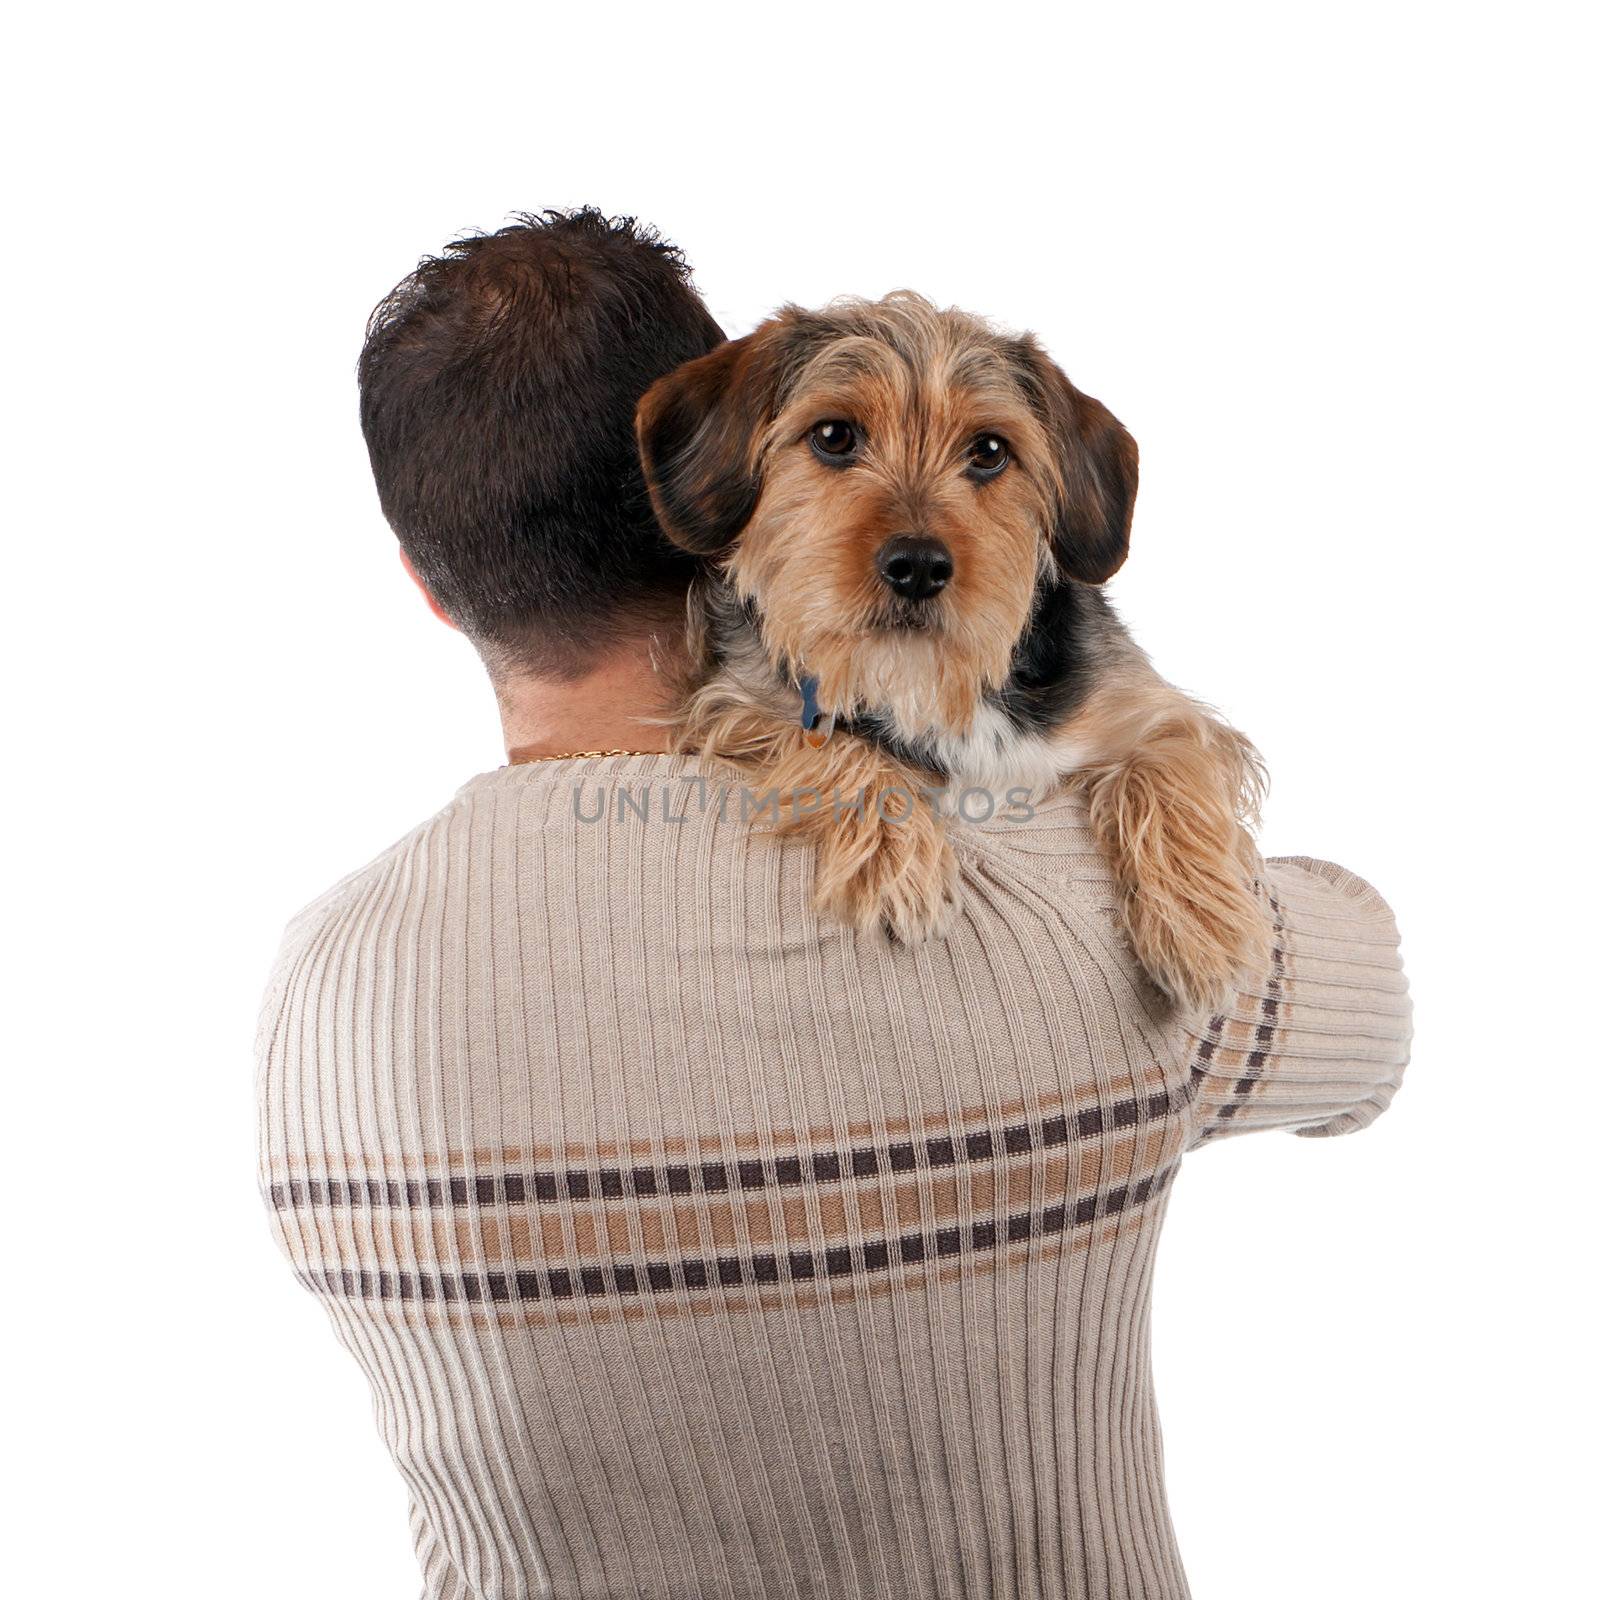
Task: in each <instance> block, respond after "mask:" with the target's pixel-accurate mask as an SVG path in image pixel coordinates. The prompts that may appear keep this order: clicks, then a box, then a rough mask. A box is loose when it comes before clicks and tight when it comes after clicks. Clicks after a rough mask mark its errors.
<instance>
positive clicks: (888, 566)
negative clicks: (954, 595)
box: [878, 533, 956, 600]
mask: <svg viewBox="0 0 1600 1600" xmlns="http://www.w3.org/2000/svg"><path fill="white" fill-rule="evenodd" d="M955 570H956V564H955V562H954V561H953V560H951V558H950V551H949V549H948V548H947V547H946V546H945V545H944V544H943V543H942V542H941V541H940V540H938V539H930V538H928V537H926V536H925V535H923V534H919V533H901V534H896V535H895V537H894V538H892V539H890V540H889V541H888V543H886V544H885V545H884V546H883V547H882V548H881V549H880V550H879V551H878V576H879V577H881V578H882V579H883V581H884V582H885V583H886V584H888V585H889V587H890V588H891V589H893V590H894V592H895V593H896V594H897V595H900V596H901V597H902V598H903V599H906V600H928V599H931V598H932V597H933V596H934V595H936V594H938V592H939V591H940V590H941V589H942V588H944V586H945V585H946V584H947V583H949V581H950V580H951V578H952V577H954V576H955Z"/></svg>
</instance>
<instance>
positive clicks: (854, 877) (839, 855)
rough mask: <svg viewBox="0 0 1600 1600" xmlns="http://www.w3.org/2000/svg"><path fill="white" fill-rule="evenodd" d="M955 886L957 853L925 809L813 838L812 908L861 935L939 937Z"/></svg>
mask: <svg viewBox="0 0 1600 1600" xmlns="http://www.w3.org/2000/svg"><path fill="white" fill-rule="evenodd" d="M956 884H957V872H956V857H955V852H954V850H952V849H951V847H950V840H949V838H948V837H947V836H946V833H945V829H944V826H943V824H942V823H940V821H939V820H938V818H937V817H935V816H933V815H932V813H931V812H930V811H928V809H927V808H926V807H918V808H916V809H915V810H913V811H912V812H910V814H908V815H905V816H903V817H901V818H900V819H899V820H898V821H888V820H884V819H883V818H879V817H873V818H871V819H864V820H863V821H862V822H861V823H860V824H859V825H858V826H854V827H844V828H840V829H838V830H836V831H835V832H833V833H832V834H830V835H828V836H826V837H824V838H823V839H822V840H820V841H819V842H818V852H817V901H818V905H819V906H820V908H821V909H822V910H823V911H825V912H827V913H829V914H830V915H832V916H835V917H837V918H838V919H839V920H840V921H841V922H844V923H847V924H848V925H849V926H850V927H853V928H856V929H858V930H859V931H860V932H863V933H879V934H887V935H888V936H889V937H890V938H893V939H896V940H898V941H899V942H900V943H902V944H920V943H922V942H923V941H924V940H926V939H932V938H937V937H939V936H940V935H942V934H943V933H944V932H946V930H947V929H948V928H949V926H950V922H951V920H952V918H953V917H954V915H955V911H956V906H957V895H956Z"/></svg>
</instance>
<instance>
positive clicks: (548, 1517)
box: [260, 757, 1409, 1600]
mask: <svg viewBox="0 0 1600 1600" xmlns="http://www.w3.org/2000/svg"><path fill="white" fill-rule="evenodd" d="M698 773H699V769H698V768H697V767H696V765H695V764H694V763H693V762H692V761H690V760H688V759H686V758H683V757H626V758H607V759H599V760H591V761H584V762H570V763H548V764H542V765H538V766H527V767H515V768H507V769H502V770H500V771H499V772H495V773H490V774H486V775H485V776H483V777H481V778H478V779H475V780H474V781H473V782H472V783H470V784H468V785H467V786H466V788H464V789H463V790H462V791H461V793H460V795H458V796H457V798H456V800H455V801H454V802H453V803H452V804H451V805H450V806H449V807H447V808H446V809H445V810H444V811H443V812H441V813H440V814H439V816H438V817H436V818H434V819H433V820H432V821H431V822H429V823H427V824H425V825H424V826H423V827H422V828H419V829H418V830H417V831H416V832H415V833H413V834H411V835H409V836H408V837H407V838H406V839H404V840H402V841H401V842H400V843H399V844H398V845H396V846H395V847H394V848H393V849H391V850H390V851H388V852H386V853H385V854H384V855H383V856H382V857H380V858H379V859H378V860H377V861H375V862H374V863H372V864H371V865H370V866H369V867H367V868H365V869H364V870H363V871H361V872H358V873H356V874H354V875H353V876H352V877H350V878H348V879H346V880H345V881H344V882H343V883H342V884H340V885H339V886H337V888H335V889H334V890H333V891H331V892H330V893H329V894H328V895H326V896H324V897H323V899H321V900H320V901H318V902H317V903H316V904H315V905H313V906H312V907H310V908H308V909H307V911H306V912H304V913H302V914H301V916H300V917H298V918H297V919H296V920H295V922H294V923H293V924H291V927H290V929H289V932H288V935H287V937H286V939H285V943H284V948H283V952H282V955H281V958H280V961H279V964H278V966H277V968H276V970H275V972H274V975H273V978H272V982H271V986H270V988H269V992H268V996H267V1001H266V1005H265V1009H264V1012H263V1021H262V1030H261V1039H260V1054H261V1072H260V1113H261V1123H260V1126H261V1180H262V1187H263V1193H264V1196H265V1198H266V1201H267V1205H268V1208H269V1214H270V1216H271V1218H272V1220H273V1224H274V1227H275V1229H276V1232H277V1235H278V1238H279V1240H280V1242H281V1244H282V1246H283V1248H284V1250H285V1253H286V1254H287V1255H288V1257H289V1260H290V1262H291V1263H292V1265H293V1267H294V1269H295V1271H296V1273H297V1274H298V1276H299V1277H300V1280H301V1281H302V1283H304V1284H305V1285H306V1286H307V1287H308V1288H309V1289H311V1290H312V1291H313V1293H315V1294H316V1295H317V1297H318V1298H319V1299H320V1300H321V1301H322V1302H323V1304H324V1305H325V1306H326V1308H327V1310H328V1313H329V1316H330V1317H331V1319H332V1322H333V1325H334V1328H335V1330H336V1331H337V1333H338V1334H339V1336H340V1338H341V1339H342V1340H343V1342H344V1343H345V1345H346V1346H347V1348H348V1349H349V1350H350V1351H351V1353H352V1354H353V1355H354V1356H355V1357H356V1359H357V1361H358V1362H359V1363H360V1364H361V1366H362V1368H363V1369H364V1371H365V1373H366V1375H367V1378H368V1380H369V1382H370V1383H371V1385H372V1389H373V1393H374V1396H375V1398H376V1402H377V1415H378V1420H379V1425H380V1427H381V1428H382V1430H383V1432H384V1436H385V1438H386V1440H387V1442H388V1445H389V1448H390V1450H391V1452H392V1453H393V1456H394V1459H395V1461H396V1464H397V1465H398V1467H399V1469H400V1471H401V1472H402V1474H403V1475H404V1476H405V1479H406V1481H407V1483H408V1485H409V1488H410V1492H411V1497H412V1525H413V1533H414V1536H415V1541H416V1547H417V1552H418V1559H419V1562H420V1563H421V1566H422V1570H423V1575H424V1583H425V1595H426V1597H427V1600H473V1597H484V1600H488V1597H495V1600H500V1597H512V1596H517V1597H520V1596H532V1595H542V1594H548V1595H553V1596H558V1597H567V1596H595V1597H598V1596H624V1595H625V1596H651V1597H660V1600H712V1597H726V1600H734V1597H738V1600H755V1597H766V1596H786V1597H789V1600H809V1597H812V1596H824V1595H826V1596H836V1597H841V1600H842V1597H862V1600H865V1597H869V1596H870V1597H873V1600H911V1597H918V1600H923V1597H933V1596H938V1597H940V1600H958V1597H978V1596H983V1597H991V1596H1019V1597H1020V1596H1029V1597H1046V1596H1048V1597H1057V1600H1067V1597H1074V1600H1076V1597H1100V1596H1118V1597H1122V1596H1128V1597H1132V1596H1163V1597H1169V1596H1181V1595H1183V1594H1184V1593H1185V1592H1186V1591H1185V1588H1184V1582H1183V1576H1182V1569H1181V1565H1180V1563H1179V1560H1178V1555H1177V1551H1176V1548H1175V1546H1174V1543H1173V1539H1172V1532H1171V1526H1170V1521H1169V1519H1168V1515H1167V1509H1166V1501H1165V1491H1164V1489H1163V1486H1162V1481H1161V1469H1160V1439H1159V1432H1158V1429H1157V1424H1156V1416H1155V1407H1154V1400H1153V1397H1152V1394H1151V1388H1150V1379H1149V1361H1148V1327H1149V1286H1150V1276H1151V1268H1152V1264H1153V1256H1154V1247H1155V1242H1156V1239H1157V1237H1158V1235H1159V1231H1160V1224H1161V1219H1162V1216H1163V1214H1164V1211H1165V1208H1166V1205H1167V1203H1168V1200H1169V1195H1170V1192H1171V1187H1172V1183H1173V1180H1174V1177H1175V1175H1176V1173H1177V1171H1178V1168H1179V1164H1180V1162H1181V1160H1182V1158H1183V1156H1184V1154H1185V1152H1186V1151H1188V1150H1190V1149H1192V1148H1194V1147H1195V1146H1197V1145H1201V1144H1205V1143H1208V1142H1211V1141H1213V1140H1215V1139H1218V1138H1221V1137H1225V1136H1228V1135H1232V1134H1236V1133H1239V1132H1244V1131H1247V1130H1248V1129H1251V1128H1256V1127H1266V1126H1290V1127H1295V1128H1297V1130H1298V1131H1301V1132H1306V1133H1339V1132H1345V1131H1348V1130H1350V1129H1353V1128H1356V1127H1360V1126H1363V1125H1364V1124H1365V1123H1366V1122H1368V1121H1370V1120H1371V1119H1372V1117H1374V1116H1376V1115H1377V1114H1378V1112H1379V1111H1381V1110H1382V1109H1383V1108H1384V1107H1385V1106H1386V1105H1387V1104H1388V1102H1389V1098H1390V1097H1391V1096H1392V1094H1393V1091H1394V1088H1395V1086H1396V1085H1397V1083H1398V1081H1399V1076H1400V1072H1401V1070H1402V1068H1403V1065H1404V1062H1405V1059H1406V1053H1407V1042H1408V1039H1409V1011H1408V1004H1407V1000H1406V995H1405V983H1404V978H1403V976H1402V974H1401V971H1400V967H1399V961H1398V955H1397V949H1396V938H1395V934H1394V927H1393V922H1392V919H1391V918H1390V916H1389V913H1388V910H1387V908H1386V907H1385V906H1384V905H1383V902H1382V901H1381V900H1380V899H1379V898H1378V897H1377V895H1376V894H1375V893H1374V892H1373V891H1372V890H1371V889H1370V888H1369V887H1368V886H1367V885H1365V884H1363V883H1361V882H1360V880H1359V879H1355V878H1353V877H1351V876H1350V875H1349V874H1345V873H1342V872H1341V871H1340V870H1339V869H1337V868H1332V867H1328V866H1326V865H1325V864H1323V863H1317V862H1311V861H1307V860H1302V859H1296V860H1293V861H1284V862H1274V863H1272V864H1271V865H1270V868H1269V872H1268V883H1267V885H1266V892H1268V893H1270V896H1271V899H1272V906H1273V911H1274V917H1275V924H1276V928H1277V937H1276V940H1275V943H1274V951H1273V957H1272V961H1271V963H1270V968H1269V969H1268V970H1266V971H1264V972H1263V973H1262V974H1261V975H1260V978H1259V981H1257V982H1254V983H1252V984H1250V985H1248V986H1246V988H1245V990H1243V991H1242V992H1241V993H1240V994H1239V996H1238V997H1237V1000H1236V1003H1235V1004H1234V1006H1232V1007H1231V1008H1230V1010H1229V1012H1228V1014H1226V1015H1224V1016H1220V1017H1217V1018H1213V1019H1209V1020H1207V1021H1206V1022H1205V1023H1204V1024H1203V1025H1200V1026H1198V1027H1194V1028H1190V1027H1186V1026H1185V1025H1184V1024H1182V1023H1181V1022H1179V1021H1177V1020H1175V1019H1173V1018H1172V1017H1171V1016H1170V1015H1169V1014H1168V1013H1167V1012H1166V1011H1165V1010H1164V1008H1163V1007H1162V1005H1161V1004H1160V1002H1159V999H1158V997H1157V996H1155V995H1154V994H1153V993H1152V992H1151V991H1150V990H1149V989H1148V987H1147V986H1146V985H1145V984H1144V983H1143V981H1142V978H1141V976H1140V974H1139V973H1138V971H1137V969H1136V968H1135V967H1134V965H1133V963H1132V962H1131V960H1130V958H1129V957H1128V955H1127V952H1126V950H1125V949H1124V948H1123V945H1122V943H1121V941H1120V939H1119V937H1118V932H1117V922H1116V915H1115V909H1114V900H1113V893H1112V885H1111V883H1110V880H1109V876H1108V874H1107V872H1106V869H1105V867H1104V864H1103V863H1102V862H1101V861H1100V860H1099V858H1098V856H1097V855H1096V854H1095V852H1094V850H1093V847H1092V845H1091V843H1090V841H1089V835H1088V832H1087V829H1086V827H1085V825H1084V818H1083V815H1082V812H1081V808H1080V807H1079V806H1078V804H1077V803H1076V802H1075V801H1074V800H1073V799H1072V798H1071V797H1061V798H1059V799H1056V800H1053V801H1051V802H1050V803H1049V804H1048V805H1046V806H1044V807H1043V808H1041V810H1040V813H1039V815H1038V816H1036V817H1035V818H1034V819H1033V820H1032V821H1031V822H1029V823H1027V824H1026V825H1018V824H1016V823H1013V822H1008V821H996V822H994V823H992V824H989V825H985V826H982V827H967V828H964V829H963V830H962V831H961V834H960V837H959V841H958V842H959V851H960V856H961V861H962V881H963V892H964V904H963V910H962V913H961V917H960V921H959V924H958V926H957V928H956V929H955V931H954V932H953V933H952V935H951V936H950V937H949V938H948V939H946V940H943V941H940V942H938V943H936V944H933V945H930V946H928V947H926V948H923V949H920V950H907V949H904V948H899V947H893V946H888V945H884V944H878V943H875V942H872V941H864V940H859V939H857V938H856V937H855V936H854V935H853V934H851V933H849V932H847V931H845V930H842V929H839V928H835V927H832V926H829V925H824V924H820V923H819V922H818V920H817V919H816V917H815V915H814V914H813V912H812V911H811V909H810V895H809V875H810V874H809V866H810V863H809V858H808V856H807V855H806V853H805V852H804V851H803V850H801V849H798V848H795V847H783V848H778V847H774V846H773V845H772V844H771V843H770V842H769V841H764V840H762V839H759V838H757V837H753V836H752V834H751V831H750V830H749V829H748V828H747V827H745V826H743V825H742V824H741V823H740V822H739V820H738V813H737V807H735V808H733V810H732V814H731V815H729V814H727V810H726V808H722V807H719V806H718V805H717V804H716V803H715V796H716V794H717V789H716V785H715V783H710V784H706V783H704V782H701V781H699V779H698V777H697V775H698ZM624 789H626V790H628V791H629V792H630V793H631V794H632V796H633V804H632V805H631V806H629V807H625V808H618V807H616V806H615V805H614V804H613V805H607V806H606V807H605V813H606V814H605V817H604V819H603V820H601V821H599V822H587V821H585V820H583V819H584V817H585V816H592V815H594V813H595V809H596V801H597V800H598V799H603V798H605V797H606V794H607V792H608V791H610V792H611V795H612V797H613V798H614V795H615V792H617V791H620V790H624ZM707 796H710V797H711V803H706V799H707ZM641 802H642V804H641ZM641 809H643V810H645V811H648V813H649V815H648V816H647V817H646V816H641ZM719 812H720V813H721V814H719ZM669 816H675V817H676V820H665V818H666V817H669Z"/></svg>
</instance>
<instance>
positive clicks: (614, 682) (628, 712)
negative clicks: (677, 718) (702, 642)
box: [495, 630, 684, 761]
mask: <svg viewBox="0 0 1600 1600" xmlns="http://www.w3.org/2000/svg"><path fill="white" fill-rule="evenodd" d="M683 650H684V646H683V643H682V640H681V639H679V638H675V637H673V636H672V635H671V634H670V633H669V632H667V631H666V630H662V632H660V633H656V634H650V635H648V636H645V637H640V638H634V639H627V640H623V641H620V642H619V643H617V644H616V645H614V646H612V647H611V648H610V649H609V650H608V651H607V653H606V654H605V655H604V656H602V657H601V658H600V659H599V660H598V661H597V662H596V663H595V666H594V669H593V670H592V671H591V672H588V673H586V674H585V675H584V676H583V677H581V678H566V679H562V678H545V677H535V676H531V675H522V676H506V677H503V678H501V679H499V680H498V681H497V682H496V684H495V698H496V700H498V701H499V704H500V725H501V727H502V729H503V730H504V733H505V743H506V753H507V755H508V756H509V757H510V758H511V759H512V760H513V761H518V760H520V761H529V760H533V759H535V758H536V757H539V756H559V755H571V754H573V753H575V752H578V751H585V750H628V751H633V752H638V753H641V754H642V753H645V752H653V751H658V750H661V751H664V750H666V749H667V748H668V745H669V730H668V728H667V727H666V726H665V725H664V723H665V719H666V718H668V717H669V716H670V715H671V713H672V712H673V711H674V710H675V709H676V705H677V699H678V695H679V692H680V687H681V684H682V673H683Z"/></svg>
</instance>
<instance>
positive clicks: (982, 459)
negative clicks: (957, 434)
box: [967, 433, 1011, 478]
mask: <svg viewBox="0 0 1600 1600" xmlns="http://www.w3.org/2000/svg"><path fill="white" fill-rule="evenodd" d="M1010 460H1011V451H1010V450H1009V449H1008V448H1007V446H1006V442H1005V440H1004V439H1002V438H1000V436H999V435H998V434H993V433H980V434H979V435H978V437H977V438H976V439H974V440H973V441H972V447H971V448H970V449H969V450H968V451H967V470H968V471H969V472H971V474H972V475H973V477H975V478H993V477H995V476H997V475H998V474H1000V473H1002V472H1004V471H1005V469H1006V463H1007V462H1009V461H1010Z"/></svg>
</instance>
